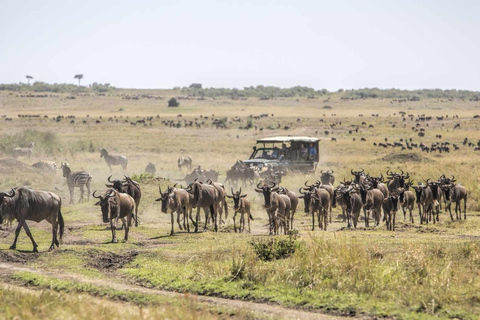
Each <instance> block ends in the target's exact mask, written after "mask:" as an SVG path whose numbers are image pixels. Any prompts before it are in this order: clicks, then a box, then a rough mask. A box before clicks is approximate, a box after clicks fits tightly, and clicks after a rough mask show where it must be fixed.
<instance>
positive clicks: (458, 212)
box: [442, 179, 468, 221]
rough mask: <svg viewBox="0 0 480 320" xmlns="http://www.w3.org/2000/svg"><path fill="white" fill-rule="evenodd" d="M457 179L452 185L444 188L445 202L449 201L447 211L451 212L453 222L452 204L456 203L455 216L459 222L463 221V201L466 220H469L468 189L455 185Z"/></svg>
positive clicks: (453, 180)
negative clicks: (461, 203)
mask: <svg viewBox="0 0 480 320" xmlns="http://www.w3.org/2000/svg"><path fill="white" fill-rule="evenodd" d="M454 182H455V179H452V183H451V184H449V185H444V186H442V188H443V191H444V195H445V200H446V201H447V205H446V210H448V211H449V212H450V219H452V221H453V215H452V207H451V206H452V202H453V203H455V216H456V218H457V220H462V208H461V205H460V202H461V201H462V200H463V212H464V219H465V220H466V219H467V195H468V194H467V189H466V188H465V187H464V186H461V185H459V184H455V183H454Z"/></svg>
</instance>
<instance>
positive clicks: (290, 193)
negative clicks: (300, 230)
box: [278, 187, 299, 230]
mask: <svg viewBox="0 0 480 320" xmlns="http://www.w3.org/2000/svg"><path fill="white" fill-rule="evenodd" d="M278 192H279V194H285V195H287V196H288V198H289V199H290V204H291V208H290V213H289V217H287V227H288V229H289V230H293V216H294V215H295V212H297V206H298V201H299V200H298V195H297V194H296V193H295V192H293V191H290V190H288V189H287V188H284V187H280V188H279V189H278ZM288 218H289V219H288ZM288 220H289V221H288Z"/></svg>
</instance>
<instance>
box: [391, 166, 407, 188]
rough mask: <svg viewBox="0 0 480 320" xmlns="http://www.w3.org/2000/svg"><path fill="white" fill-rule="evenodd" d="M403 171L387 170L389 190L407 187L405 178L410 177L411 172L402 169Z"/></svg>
mask: <svg viewBox="0 0 480 320" xmlns="http://www.w3.org/2000/svg"><path fill="white" fill-rule="evenodd" d="M401 171H402V173H397V172H390V170H387V176H388V180H389V181H388V183H387V186H388V191H389V192H393V191H394V190H396V189H398V188H405V180H407V179H409V178H410V174H408V173H407V174H405V173H404V172H403V170H401Z"/></svg>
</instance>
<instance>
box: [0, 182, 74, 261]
mask: <svg viewBox="0 0 480 320" xmlns="http://www.w3.org/2000/svg"><path fill="white" fill-rule="evenodd" d="M61 206H62V200H61V199H60V197H59V196H58V195H56V194H54V193H52V192H47V191H38V190H32V189H30V188H28V187H17V188H14V189H12V190H11V191H10V193H7V192H0V220H1V221H0V223H1V222H3V220H6V221H8V222H12V221H13V220H14V219H16V220H17V221H18V226H17V228H16V229H15V240H14V241H13V244H12V245H11V247H10V249H11V250H15V249H16V247H17V240H18V235H19V234H20V230H22V227H23V229H24V230H25V232H26V233H27V236H28V237H29V238H30V240H31V241H32V245H33V252H38V249H37V247H38V245H37V243H36V242H35V240H33V236H32V233H31V232H30V229H29V228H28V225H27V222H26V220H30V221H35V222H40V221H43V220H46V221H48V222H49V223H50V224H51V225H52V244H51V245H50V248H49V250H53V249H54V247H55V245H56V246H57V247H58V246H59V241H58V239H57V230H58V231H59V237H60V240H62V238H63V232H64V229H65V222H64V220H63V216H62V212H61ZM58 227H60V228H58Z"/></svg>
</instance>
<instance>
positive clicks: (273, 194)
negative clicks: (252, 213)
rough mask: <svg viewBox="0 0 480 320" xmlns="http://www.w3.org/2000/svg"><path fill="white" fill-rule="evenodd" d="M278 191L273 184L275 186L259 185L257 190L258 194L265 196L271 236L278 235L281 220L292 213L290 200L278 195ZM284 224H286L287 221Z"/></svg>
mask: <svg viewBox="0 0 480 320" xmlns="http://www.w3.org/2000/svg"><path fill="white" fill-rule="evenodd" d="M278 189H279V188H278V187H277V186H276V184H275V183H273V185H271V184H270V185H269V184H266V183H264V184H263V185H261V184H260V183H259V184H257V187H256V188H255V191H256V192H258V193H261V194H263V199H264V207H265V209H266V210H267V215H268V223H269V234H278V231H279V225H280V223H281V221H280V220H281V219H282V218H284V217H286V216H288V213H289V211H290V206H291V202H290V201H289V200H290V198H288V196H286V195H284V197H282V196H281V195H279V194H278V193H277V191H278ZM287 201H288V202H287ZM283 222H285V220H284V221H283Z"/></svg>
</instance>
